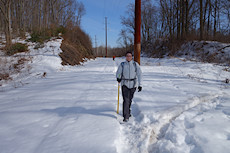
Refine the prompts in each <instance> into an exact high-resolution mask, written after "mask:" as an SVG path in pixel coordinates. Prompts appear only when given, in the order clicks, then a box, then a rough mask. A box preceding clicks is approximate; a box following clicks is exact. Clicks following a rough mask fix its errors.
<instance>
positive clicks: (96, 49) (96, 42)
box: [95, 35, 98, 56]
mask: <svg viewBox="0 0 230 153" xmlns="http://www.w3.org/2000/svg"><path fill="white" fill-rule="evenodd" d="M95 54H96V56H98V53H97V36H96V35H95Z"/></svg>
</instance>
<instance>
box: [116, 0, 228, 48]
mask: <svg viewBox="0 0 230 153" xmlns="http://www.w3.org/2000/svg"><path fill="white" fill-rule="evenodd" d="M134 13H135V10H134V4H133V3H131V4H130V5H129V6H128V8H127V11H126V15H125V16H122V17H121V23H122V25H123V29H122V30H121V31H120V37H119V39H118V42H119V43H120V44H121V46H122V47H124V48H125V49H127V50H132V49H133V48H132V46H133V38H134V29H135V27H134ZM141 27H142V50H143V51H145V52H151V51H152V50H153V48H154V47H155V46H156V45H160V44H161V45H162V43H160V42H162V41H163V42H165V43H166V42H167V44H171V45H173V44H176V43H177V42H183V41H184V40H216V41H222V42H230V1H229V0H142V25H141ZM159 41H160V42H159ZM165 43H163V45H162V47H163V46H164V45H165Z"/></svg>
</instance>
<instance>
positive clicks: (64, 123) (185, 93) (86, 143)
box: [0, 55, 230, 153]
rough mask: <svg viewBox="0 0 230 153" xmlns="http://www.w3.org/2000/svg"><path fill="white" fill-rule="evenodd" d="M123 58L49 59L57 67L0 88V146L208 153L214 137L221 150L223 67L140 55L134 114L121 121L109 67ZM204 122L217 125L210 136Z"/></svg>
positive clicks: (225, 114) (229, 136) (225, 132)
mask: <svg viewBox="0 0 230 153" xmlns="http://www.w3.org/2000/svg"><path fill="white" fill-rule="evenodd" d="M41 56H43V55H41ZM51 57H52V56H51ZM51 57H50V56H47V59H48V62H47V63H49V64H50V63H52V62H53V61H54V60H51V61H49V59H50V58H51ZM52 58H59V57H58V56H57V57H52ZM45 59H46V58H45ZM123 60H124V58H116V61H115V62H114V61H112V59H110V58H97V59H96V60H89V61H87V62H85V63H84V64H83V66H76V67H61V66H60V65H58V64H54V66H53V67H57V69H55V70H53V69H52V68H53V67H49V66H48V65H45V66H44V68H46V67H48V68H49V69H52V70H50V71H48V73H47V77H46V78H37V79H33V80H31V82H29V84H27V85H25V86H23V87H20V88H17V89H14V90H6V91H4V92H1V93H0V100H1V102H0V116H1V117H0V148H1V149H0V153H12V152H15V153H63V152H66V153H75V152H79V153H91V152H92V153H102V152H104V153H115V152H117V153H127V152H129V153H147V152H149V153H160V152H162V153H169V152H173V153H190V152H191V153H192V152H196V153H203V152H205V153H206V152H207V153H212V150H214V149H211V148H212V147H214V145H213V143H214V142H216V143H221V144H222V145H221V146H222V152H221V153H225V152H226V153H227V150H229V149H230V148H229V146H230V141H229V140H230V129H229V128H227V127H230V105H229V99H230V95H229V93H230V92H229V86H228V85H225V84H223V83H222V82H221V80H224V79H225V77H228V76H229V72H226V71H223V70H222V69H223V67H220V66H215V65H212V64H204V63H195V62H189V61H187V62H183V61H180V60H178V59H151V58H142V63H141V69H142V71H143V91H142V92H140V93H137V92H136V93H135V96H134V101H133V105H132V115H133V117H132V118H133V119H132V120H133V122H131V123H128V124H122V125H121V124H120V123H119V121H118V120H117V118H120V116H117V114H116V104H117V82H116V79H115V72H116V69H117V65H118V64H119V63H120V62H121V61H123ZM35 63H36V62H35ZM40 63H41V62H40ZM39 68H40V65H38V69H39ZM39 70H41V68H40V69H39ZM32 81H33V82H32ZM120 101H121V104H120V108H122V97H121V99H120ZM209 111H210V112H211V113H210V112H209ZM120 112H122V111H121V109H120ZM212 114H217V115H218V116H217V117H216V120H222V122H220V123H224V125H218V124H213V125H212V126H214V127H215V129H218V130H215V129H210V128H209V127H210V126H211V121H212V117H210V116H211V115H212ZM196 118H199V119H196ZM202 120H203V121H204V122H203V121H202ZM206 125H207V126H206ZM203 130H205V131H207V133H213V132H216V134H215V135H214V136H213V137H212V139H213V138H216V141H209V140H208V135H202V137H201V136H200V133H201V132H202V131H203ZM178 131H179V132H178ZM198 140H199V141H198ZM200 144H202V146H200ZM203 147H205V148H207V147H209V148H210V150H211V151H210V150H205V149H204V148H203ZM213 153H214V151H213Z"/></svg>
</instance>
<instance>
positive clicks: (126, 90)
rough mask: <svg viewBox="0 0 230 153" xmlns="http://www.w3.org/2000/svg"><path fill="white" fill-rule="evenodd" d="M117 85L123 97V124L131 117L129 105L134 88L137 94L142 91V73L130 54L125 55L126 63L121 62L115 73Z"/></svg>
mask: <svg viewBox="0 0 230 153" xmlns="http://www.w3.org/2000/svg"><path fill="white" fill-rule="evenodd" d="M116 78H117V81H118V83H121V89H122V97H123V117H124V120H123V121H124V122H128V121H129V117H131V110H130V107H131V104H132V99H133V96H134V93H135V91H136V88H137V87H138V92H140V91H141V90H142V85H141V81H142V72H141V69H140V66H139V64H138V63H137V62H135V61H133V54H132V52H127V53H126V61H125V62H122V63H121V64H120V65H119V67H118V69H117V73H116Z"/></svg>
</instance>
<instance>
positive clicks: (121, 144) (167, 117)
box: [115, 94, 220, 153]
mask: <svg viewBox="0 0 230 153" xmlns="http://www.w3.org/2000/svg"><path fill="white" fill-rule="evenodd" d="M219 96H220V94H213V95H210V94H207V95H203V96H200V97H194V98H192V99H189V101H191V102H190V103H189V104H187V105H182V106H175V107H171V108H169V109H168V110H165V111H164V112H159V113H160V115H159V116H158V118H156V119H155V121H153V122H152V123H151V124H146V122H145V121H144V120H146V119H147V120H148V118H147V117H146V116H144V115H143V114H142V113H141V111H140V110H139V108H138V105H137V104H136V103H135V102H134V104H133V114H134V115H133V117H134V121H133V122H132V123H131V124H123V125H121V126H120V130H121V132H120V138H119V139H118V140H116V141H115V144H116V145H117V152H118V153H125V152H129V153H150V152H153V150H149V148H152V146H153V145H154V144H155V143H156V142H157V141H158V140H160V139H161V138H163V137H164V134H165V132H166V131H167V128H168V126H169V125H170V124H171V123H172V121H174V120H175V119H176V118H177V117H178V116H180V115H181V114H182V113H184V112H186V111H187V110H189V109H191V108H194V107H196V106H197V105H199V104H201V103H207V102H210V101H214V100H215V99H217V98H218V97H219Z"/></svg>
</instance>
